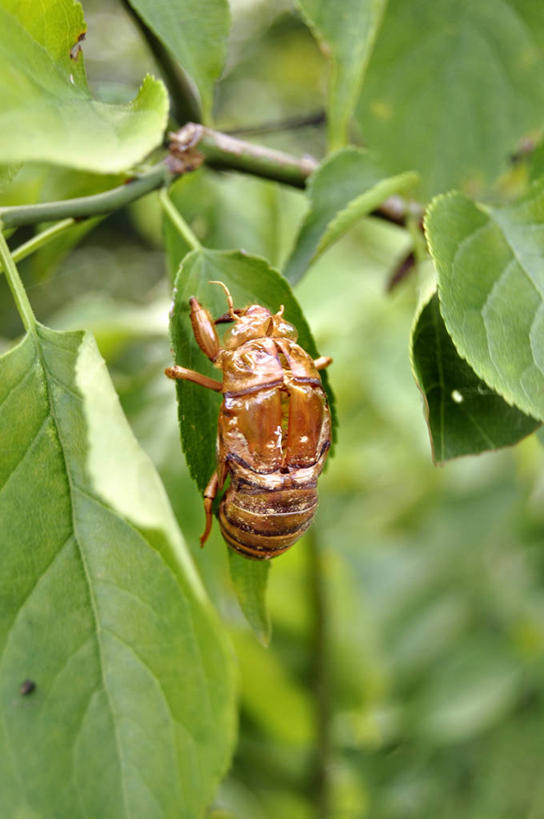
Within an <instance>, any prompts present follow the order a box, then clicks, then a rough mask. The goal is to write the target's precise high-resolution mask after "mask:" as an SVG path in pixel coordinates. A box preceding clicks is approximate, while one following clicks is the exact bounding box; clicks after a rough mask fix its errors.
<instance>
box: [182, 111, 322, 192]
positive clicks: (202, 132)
mask: <svg viewBox="0 0 544 819" xmlns="http://www.w3.org/2000/svg"><path fill="white" fill-rule="evenodd" d="M170 140H171V141H170V160H169V165H170V169H171V170H172V172H173V173H183V172H184V170H185V163H186V162H187V160H189V161H193V162H194V160H195V159H197V158H199V157H200V159H201V161H202V162H205V163H206V165H209V167H210V168H216V169H218V170H219V169H220V170H231V171H240V172H241V173H249V174H252V175H253V176H260V177H261V178H263V179H273V180H275V181H276V182H283V183H284V184H286V185H292V186H293V187H295V188H304V187H305V185H306V180H307V179H308V177H309V176H310V174H311V173H312V172H313V171H315V169H316V168H317V166H318V162H317V161H316V160H315V159H313V157H311V156H306V157H302V159H298V158H297V157H294V156H290V155H289V154H285V153H283V151H276V150H274V149H272V148H265V147H264V146H263V145H253V144H252V143H251V142H245V141H243V140H241V139H235V138H234V137H232V136H228V135H227V134H223V133H221V132H220V131H213V130H212V129H211V128H205V127H204V126H203V125H197V124H196V123H194V122H189V123H187V125H185V126H184V127H183V128H182V129H181V130H180V131H176V133H172V134H170Z"/></svg>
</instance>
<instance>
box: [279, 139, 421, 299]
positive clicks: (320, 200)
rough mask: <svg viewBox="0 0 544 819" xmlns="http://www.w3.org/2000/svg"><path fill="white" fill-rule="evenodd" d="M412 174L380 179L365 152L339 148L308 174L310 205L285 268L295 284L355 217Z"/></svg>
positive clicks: (396, 189)
mask: <svg viewBox="0 0 544 819" xmlns="http://www.w3.org/2000/svg"><path fill="white" fill-rule="evenodd" d="M416 182H417V176H416V175H415V174H413V173H410V172H407V173H402V174H399V176H395V177H392V178H384V176H383V173H381V171H380V170H379V169H378V168H377V166H376V164H375V163H374V161H373V160H372V158H371V157H370V156H369V154H367V153H365V152H364V151H361V150H359V149H358V148H344V149H343V150H341V151H338V152H337V153H336V154H334V155H333V156H331V157H330V158H329V159H327V160H326V161H325V162H324V163H323V164H322V165H320V167H319V168H318V169H317V170H316V171H315V173H313V174H312V176H311V179H310V182H309V184H308V188H307V194H308V199H309V204H310V209H309V211H308V214H307V215H306V218H305V220H304V222H303V224H302V227H301V229H300V232H299V234H298V237H297V240H296V243H295V247H294V248H293V250H292V252H291V255H290V256H289V259H288V260H287V263H286V267H285V276H286V277H287V278H288V279H289V281H290V282H291V283H292V284H295V283H296V282H298V281H299V280H300V279H301V278H302V276H303V275H304V274H305V272H306V271H307V269H308V268H309V267H310V265H312V264H313V263H314V262H315V261H316V259H318V258H319V256H320V255H321V254H322V253H323V252H324V251H325V250H326V249H327V248H328V247H330V245H332V244H333V243H334V242H336V241H338V239H340V238H341V237H342V236H343V235H344V233H346V231H347V230H348V229H349V228H350V227H352V226H353V225H354V224H355V223H356V222H357V221H358V220H359V219H361V217H363V216H366V215H368V214H369V213H370V212H371V211H372V210H374V208H376V207H377V206H378V205H380V204H381V203H382V202H383V201H384V199H387V197H389V196H391V195H392V194H394V193H399V192H400V191H404V190H406V189H407V188H410V187H412V186H413V185H415V183H416Z"/></svg>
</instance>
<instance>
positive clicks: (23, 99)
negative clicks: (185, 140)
mask: <svg viewBox="0 0 544 819" xmlns="http://www.w3.org/2000/svg"><path fill="white" fill-rule="evenodd" d="M84 33H85V21H84V19H83V12H82V9H81V6H80V5H79V3H75V2H73V1H72V0H43V2H40V3H39V4H38V5H36V4H35V3H19V2H17V1H16V0H0V84H1V85H2V106H1V108H0V162H2V163H14V162H25V161H34V162H35V161H45V162H50V163H53V164H57V165H67V166H69V167H73V168H80V169H83V170H90V171H96V172H99V173H115V172H119V171H124V170H126V169H127V168H130V167H132V166H133V165H134V164H135V163H137V162H139V161H141V160H142V159H143V158H144V157H145V156H146V155H147V154H148V153H149V152H150V151H151V150H152V149H153V148H154V147H156V146H157V145H158V144H159V143H160V142H161V139H162V134H163V131H164V128H165V125H166V117H167V113H168V101H167V96H166V91H165V89H164V86H163V85H162V83H161V82H159V81H158V80H155V79H153V78H152V77H149V76H148V77H146V78H145V79H144V81H143V83H142V86H141V88H140V91H139V93H138V95H137V97H136V98H135V99H133V100H132V102H130V103H128V104H127V105H111V104H106V103H103V102H99V101H98V100H95V99H93V97H92V96H91V93H90V91H89V88H88V86H87V81H86V79H85V70H84V65H83V55H82V53H81V52H79V53H76V52H75V50H74V46H75V45H76V44H77V42H78V40H79V38H80V36H81V35H82V34H84Z"/></svg>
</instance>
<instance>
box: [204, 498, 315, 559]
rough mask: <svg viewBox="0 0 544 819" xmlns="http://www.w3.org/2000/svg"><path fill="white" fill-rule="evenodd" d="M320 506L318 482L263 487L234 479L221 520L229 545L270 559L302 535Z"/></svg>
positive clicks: (243, 551) (223, 532)
mask: <svg viewBox="0 0 544 819" xmlns="http://www.w3.org/2000/svg"><path fill="white" fill-rule="evenodd" d="M316 506H317V491H316V489H315V486H313V487H310V488H307V489H303V488H301V487H299V488H297V489H262V488H257V487H251V486H247V485H244V486H237V485H236V483H234V485H232V486H231V487H230V488H229V489H228V490H227V493H226V495H225V497H224V498H223V500H222V502H221V506H220V508H219V522H220V524H221V531H222V534H223V537H224V538H225V540H226V541H227V543H228V544H229V546H231V547H232V548H233V549H235V550H236V551H238V552H241V553H242V554H244V555H245V556H246V557H253V558H255V559H257V560H266V559H268V558H271V557H276V556H277V555H279V554H281V553H282V552H284V551H285V550H286V549H288V548H289V547H290V546H292V545H293V543H295V541H296V540H298V539H299V537H301V535H302V534H303V533H304V532H305V531H306V529H307V528H308V527H309V525H310V524H311V522H312V518H313V516H314V512H315V509H316Z"/></svg>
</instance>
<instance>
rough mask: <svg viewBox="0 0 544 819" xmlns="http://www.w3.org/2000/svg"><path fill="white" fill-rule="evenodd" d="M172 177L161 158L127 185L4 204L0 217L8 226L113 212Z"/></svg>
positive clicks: (5, 225) (82, 217)
mask: <svg viewBox="0 0 544 819" xmlns="http://www.w3.org/2000/svg"><path fill="white" fill-rule="evenodd" d="M170 180H171V173H170V171H169V170H168V168H167V166H166V165H165V164H164V162H159V164H158V165H154V166H153V167H152V168H151V169H150V170H148V171H146V172H145V173H142V174H140V175H139V176H136V177H134V178H133V179H129V180H127V182H126V183H125V184H124V185H120V186H119V187H117V188H112V189H111V190H109V191H104V192H103V193H95V194H93V195H92V196H81V197H80V198H79V199H64V200H62V201H60V202H43V203H40V204H38V205H21V206H19V205H15V206H13V207H4V208H0V220H1V221H2V223H3V225H4V227H20V226H21V225H33V224H36V222H54V221H56V220H57V219H66V218H72V219H86V218H87V217H89V216H98V215H100V214H105V213H111V212H112V211H114V210H117V209H118V208H121V207H123V205H128V204H129V203H130V202H134V201H135V200H136V199H140V197H142V196H144V195H145V194H146V193H149V192H150V191H153V190H156V189H157V188H160V187H162V186H163V185H166V184H167V183H168V182H169V181H170Z"/></svg>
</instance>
